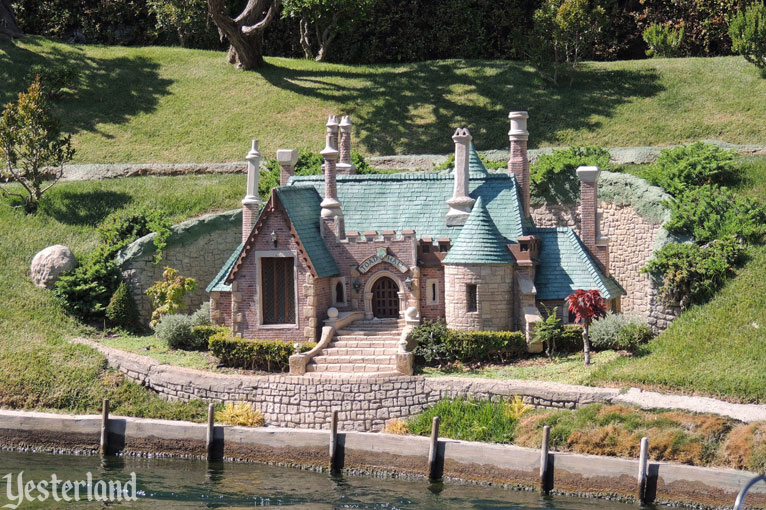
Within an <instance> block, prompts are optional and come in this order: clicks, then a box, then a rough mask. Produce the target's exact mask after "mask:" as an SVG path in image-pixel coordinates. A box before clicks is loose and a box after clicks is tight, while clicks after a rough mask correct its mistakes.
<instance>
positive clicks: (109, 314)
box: [106, 282, 138, 328]
mask: <svg viewBox="0 0 766 510" xmlns="http://www.w3.org/2000/svg"><path fill="white" fill-rule="evenodd" d="M106 318H107V319H109V321H110V322H111V323H112V324H115V325H117V326H120V327H123V328H135V327H136V326H138V307H137V306H136V300H135V299H133V294H131V292H130V287H128V284H127V283H125V282H122V283H120V285H119V287H117V290H116V291H115V292H114V294H113V295H112V299H111V300H110V301H109V305H108V306H107V307H106Z"/></svg>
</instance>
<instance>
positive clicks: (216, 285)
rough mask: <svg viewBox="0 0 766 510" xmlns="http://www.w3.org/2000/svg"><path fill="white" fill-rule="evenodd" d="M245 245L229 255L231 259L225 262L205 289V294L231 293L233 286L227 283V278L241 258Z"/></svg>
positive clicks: (241, 245)
mask: <svg viewBox="0 0 766 510" xmlns="http://www.w3.org/2000/svg"><path fill="white" fill-rule="evenodd" d="M243 247H244V245H243V244H240V245H239V246H237V248H236V249H235V250H234V252H232V254H231V255H229V258H228V259H226V262H224V264H223V267H222V268H221V270H220V271H218V274H217V275H215V278H213V281H212V282H210V284H209V285H208V286H207V287H206V288H205V292H231V285H230V284H228V283H226V277H227V276H229V273H230V272H231V268H232V267H234V263H235V262H236V261H237V259H238V258H239V254H240V253H242V248H243Z"/></svg>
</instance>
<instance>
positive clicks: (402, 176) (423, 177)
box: [279, 172, 512, 188]
mask: <svg viewBox="0 0 766 510" xmlns="http://www.w3.org/2000/svg"><path fill="white" fill-rule="evenodd" d="M470 176H471V177H472V178H475V179H498V180H499V179H511V177H512V176H510V175H508V174H507V173H505V172H498V173H489V172H470ZM454 178H455V177H454V175H452V174H451V173H443V172H400V173H395V174H352V175H337V176H336V177H335V179H336V181H338V182H349V181H362V182H364V181H395V180H408V181H427V180H434V181H446V180H452V179H454ZM318 181H324V176H322V175H321V174H315V175H294V176H292V177H290V183H291V185H295V184H294V183H300V182H318ZM279 187H280V188H282V187H285V186H279ZM288 187H289V185H288Z"/></svg>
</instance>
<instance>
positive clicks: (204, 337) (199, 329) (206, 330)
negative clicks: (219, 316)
mask: <svg viewBox="0 0 766 510" xmlns="http://www.w3.org/2000/svg"><path fill="white" fill-rule="evenodd" d="M192 324H194V316H192ZM225 330H226V328H224V327H223V326H211V325H209V324H202V325H199V326H192V328H191V334H192V336H193V337H194V340H193V344H192V345H193V346H194V350H196V351H206V350H208V348H209V347H208V346H209V345H210V337H211V336H213V335H215V334H218V333H221V332H222V331H225Z"/></svg>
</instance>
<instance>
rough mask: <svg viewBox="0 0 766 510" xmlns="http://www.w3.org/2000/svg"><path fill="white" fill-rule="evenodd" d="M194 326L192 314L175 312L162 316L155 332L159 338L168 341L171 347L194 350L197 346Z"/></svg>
mask: <svg viewBox="0 0 766 510" xmlns="http://www.w3.org/2000/svg"><path fill="white" fill-rule="evenodd" d="M192 327H193V326H192V319H191V316H190V315H183V314H180V313H174V314H170V315H165V316H164V317H162V319H161V320H160V321H159V322H158V323H157V326H156V327H155V328H154V332H155V334H156V335H157V338H159V339H160V340H162V341H164V342H166V343H167V344H168V347H170V348H171V349H183V350H185V351H192V350H196V348H197V346H196V345H195V344H196V342H195V338H194V335H193V334H192Z"/></svg>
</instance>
